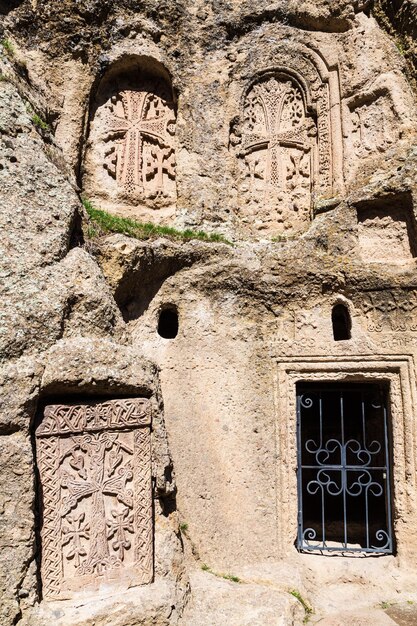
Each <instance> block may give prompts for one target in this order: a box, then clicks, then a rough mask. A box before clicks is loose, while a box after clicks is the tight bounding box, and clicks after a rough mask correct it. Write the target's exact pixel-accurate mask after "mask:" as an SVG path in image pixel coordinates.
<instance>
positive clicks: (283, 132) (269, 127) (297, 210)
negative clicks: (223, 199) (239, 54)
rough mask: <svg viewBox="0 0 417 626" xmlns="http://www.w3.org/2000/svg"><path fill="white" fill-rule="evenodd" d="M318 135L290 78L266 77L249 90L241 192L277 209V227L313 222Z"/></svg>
mask: <svg viewBox="0 0 417 626" xmlns="http://www.w3.org/2000/svg"><path fill="white" fill-rule="evenodd" d="M316 134H317V131H316V127H315V124H314V122H313V120H312V119H311V118H310V117H308V116H307V115H306V109H305V103H304V99H303V94H302V92H301V89H300V87H299V86H298V85H297V84H296V83H295V81H294V80H293V79H291V78H290V77H289V76H286V75H283V74H280V73H277V74H276V75H272V76H271V75H268V76H266V77H263V78H261V79H260V80H258V81H257V82H256V83H255V84H254V85H253V86H252V87H251V88H250V90H249V91H248V93H247V95H246V98H245V103H244V121H243V128H242V139H241V146H240V155H241V157H242V158H243V160H244V163H245V166H246V173H245V183H244V185H243V191H244V192H245V193H246V195H247V202H248V203H253V202H255V203H262V204H263V205H265V206H266V207H273V208H275V209H277V216H278V217H277V222H278V223H279V222H281V223H284V225H285V226H286V227H287V226H288V227H291V226H297V223H300V224H301V223H302V222H303V221H306V220H308V218H309V209H310V195H311V188H312V184H313V163H312V161H313V154H312V147H313V143H314V141H315V136H316Z"/></svg>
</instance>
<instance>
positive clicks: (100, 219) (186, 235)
mask: <svg viewBox="0 0 417 626" xmlns="http://www.w3.org/2000/svg"><path fill="white" fill-rule="evenodd" d="M82 203H83V205H84V208H85V210H86V212H87V214H88V216H89V218H90V220H91V224H90V225H89V227H88V230H87V235H88V237H89V238H91V239H93V238H95V237H98V236H100V235H105V234H107V233H120V234H122V235H127V236H128V237H134V238H135V239H151V238H154V237H168V238H169V239H175V240H181V241H189V240H190V239H198V240H199V241H206V242H210V243H227V244H229V245H232V244H231V242H230V241H228V240H227V239H226V238H225V237H223V235H220V234H218V233H205V232H204V231H202V230H198V231H195V230H176V229H175V228H171V227H170V226H160V225H158V224H152V223H150V222H139V221H137V220H135V219H132V218H130V217H119V216H118V215H112V214H110V213H108V212H107V211H103V210H102V209H96V208H95V207H94V206H93V204H92V203H91V202H90V200H88V199H87V198H83V200H82Z"/></svg>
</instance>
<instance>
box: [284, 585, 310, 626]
mask: <svg viewBox="0 0 417 626" xmlns="http://www.w3.org/2000/svg"><path fill="white" fill-rule="evenodd" d="M289 593H290V594H291V595H292V596H293V598H295V599H296V600H298V602H299V603H300V604H301V606H302V607H303V609H304V620H303V623H304V624H307V623H308V622H309V620H310V617H311V616H312V615H313V609H312V607H311V606H310V605H309V604H308V602H307V601H306V600H304V598H303V596H302V595H301V593H300V592H299V591H297V589H290V591H289Z"/></svg>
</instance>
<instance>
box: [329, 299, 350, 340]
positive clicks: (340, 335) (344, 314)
mask: <svg viewBox="0 0 417 626" xmlns="http://www.w3.org/2000/svg"><path fill="white" fill-rule="evenodd" d="M332 325H333V338H334V340H335V341H345V340H346V339H350V338H351V329H352V322H351V320H350V315H349V311H348V308H347V307H346V306H345V305H344V304H336V306H334V307H333V311H332Z"/></svg>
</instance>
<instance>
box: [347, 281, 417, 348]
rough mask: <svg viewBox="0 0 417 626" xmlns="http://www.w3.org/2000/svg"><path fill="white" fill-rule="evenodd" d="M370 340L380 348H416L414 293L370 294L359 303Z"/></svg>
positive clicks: (415, 302) (416, 304)
mask: <svg viewBox="0 0 417 626" xmlns="http://www.w3.org/2000/svg"><path fill="white" fill-rule="evenodd" d="M359 308H360V309H361V310H362V312H363V316H364V318H365V320H366V329H367V331H368V332H369V334H370V336H371V337H372V339H373V340H374V341H376V342H378V343H379V344H381V346H382V347H383V348H387V349H391V350H392V349H397V348H398V349H401V350H402V351H404V348H408V349H413V350H415V349H416V347H417V292H416V291H414V290H390V291H385V290H383V291H369V292H367V293H365V294H364V295H363V297H362V300H361V302H360V303H359Z"/></svg>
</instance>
